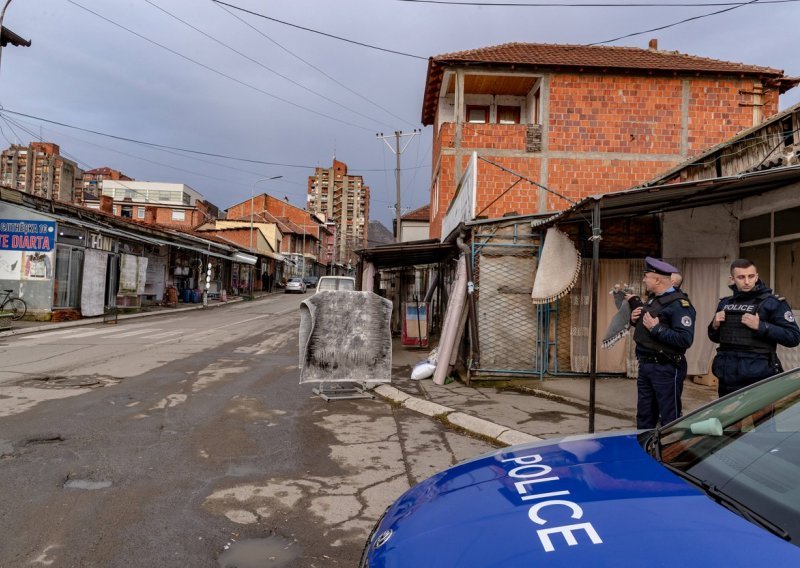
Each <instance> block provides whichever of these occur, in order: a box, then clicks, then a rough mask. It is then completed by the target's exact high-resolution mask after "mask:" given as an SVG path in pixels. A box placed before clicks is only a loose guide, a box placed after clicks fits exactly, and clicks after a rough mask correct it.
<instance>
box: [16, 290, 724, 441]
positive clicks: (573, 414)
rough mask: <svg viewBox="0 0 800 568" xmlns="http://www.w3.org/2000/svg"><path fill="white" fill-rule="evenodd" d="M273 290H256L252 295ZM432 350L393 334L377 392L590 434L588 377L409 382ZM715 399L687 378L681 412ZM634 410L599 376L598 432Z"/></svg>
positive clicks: (516, 434)
mask: <svg viewBox="0 0 800 568" xmlns="http://www.w3.org/2000/svg"><path fill="white" fill-rule="evenodd" d="M273 293H274V292H273ZM269 295H270V294H269V293H256V295H255V297H254V300H258V299H261V298H264V297H266V296H269ZM241 301H244V299H243V298H241V297H234V298H230V299H229V300H228V301H227V302H220V301H216V300H215V301H210V302H209V304H208V306H207V307H205V306H203V305H202V304H181V303H179V304H178V306H177V307H174V308H171V307H166V306H152V307H148V308H146V311H142V312H139V313H132V314H120V315H119V316H118V319H119V320H127V319H133V318H142V317H148V316H156V315H162V314H166V313H177V312H188V311H192V310H202V309H210V308H220V307H224V306H226V305H229V304H233V303H237V302H241ZM102 322H103V317H96V318H85V319H81V320H76V321H67V322H36V321H19V322H13V325H12V329H11V330H10V331H1V332H0V338H2V337H6V336H11V335H21V334H26V333H36V332H41V331H48V330H53V329H60V328H66V327H76V326H83V325H91V324H97V323H102ZM427 354H428V351H427V350H417V349H408V348H406V347H403V346H402V345H401V344H400V340H399V339H395V340H394V344H393V346H392V382H391V384H382V385H379V386H377V387H376V388H375V389H373V391H372V392H373V393H375V394H377V395H379V396H380V397H382V398H383V399H386V400H389V401H391V402H394V403H396V404H400V405H402V406H403V407H405V408H408V409H410V410H413V411H416V412H420V413H422V414H425V415H427V416H431V417H432V418H435V419H438V420H441V421H443V422H445V423H447V424H448V425H450V426H451V427H454V428H456V429H460V430H463V431H465V432H468V433H470V434H472V435H476V436H479V437H482V438H485V439H488V440H490V441H492V442H493V443H496V444H498V445H510V444H517V443H523V442H526V441H531V440H539V439H544V438H552V437H559V436H568V435H580V434H586V433H589V386H590V383H589V379H588V378H583V377H581V378H575V377H547V378H545V379H542V380H539V379H508V380H503V381H480V382H473V384H472V385H470V386H467V385H465V384H463V383H461V382H458V381H454V382H450V383H448V384H446V385H436V384H434V383H433V381H432V380H431V379H424V380H421V381H414V380H411V378H410V377H411V369H412V367H413V366H414V365H415V364H416V363H417V362H419V361H421V360H423V359H425V357H426V356H427ZM716 398H717V393H716V388H715V387H709V386H703V385H698V384H695V383H693V382H691V381H689V380H687V381H686V383H685V385H684V390H683V397H682V400H683V411H684V413H687V412H690V411H692V410H694V409H696V408H699V407H700V406H703V405H705V404H707V403H709V402H711V401H713V400H715V399H716ZM635 415H636V381H635V380H634V379H625V378H599V379H598V380H597V381H596V388H595V417H594V431H595V432H602V431H608V430H632V429H634V428H635Z"/></svg>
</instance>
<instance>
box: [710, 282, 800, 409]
mask: <svg viewBox="0 0 800 568" xmlns="http://www.w3.org/2000/svg"><path fill="white" fill-rule="evenodd" d="M730 288H731V290H733V295H732V296H727V297H725V298H722V299H721V300H720V302H719V305H718V306H717V312H720V311H724V312H725V320H724V321H722V322H720V324H719V328H718V329H716V330H715V329H714V325H713V324H714V322H713V321H712V322H711V323H710V324H708V338H709V339H710V340H711V341H713V342H714V343H719V347H718V348H717V355H716V357H714V363H713V364H712V367H711V371H712V372H713V373H714V376H715V377H717V379H718V380H719V385H718V388H717V390H718V392H719V396H724V395H726V394H729V393H732V392H734V391H737V390H739V389H741V388H743V387H746V386H748V385H752V384H753V383H757V382H758V381H760V380H762V379H766V378H767V377H771V376H772V375H775V374H777V373H780V372H782V371H783V369H782V367H781V362H780V361H779V360H778V355H777V353H776V350H777V347H778V345H783V346H785V347H796V346H797V345H798V344H800V329H799V328H798V327H797V322H796V321H795V319H794V315H793V314H792V308H791V307H790V306H789V303H788V302H787V301H786V300H785V299H784V298H782V297H781V296H776V295H775V294H773V293H772V289H771V288H768V287H767V286H766V285H765V284H764V283H763V282H762V281H761V280H758V282H756V285H755V286H754V287H753V289H752V290H750V291H749V292H742V291H740V290H739V289H738V288H737V287H736V285H735V284H732V285H731V286H730ZM748 313H749V314H757V315H758V317H759V319H760V322H759V324H758V330H753V329H750V328H749V327H747V326H745V325H744V324H743V323H742V316H743V315H744V314H748Z"/></svg>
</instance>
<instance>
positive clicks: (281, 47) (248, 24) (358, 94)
mask: <svg viewBox="0 0 800 568" xmlns="http://www.w3.org/2000/svg"><path fill="white" fill-rule="evenodd" d="M798 1H800V0H798ZM216 6H217V7H218V8H219V9H220V10H224V11H225V12H226V13H227V14H228V15H230V16H231V17H232V18H236V19H237V20H239V21H240V22H241V23H243V24H244V25H246V26H247V27H248V28H250V29H251V30H253V31H254V32H256V33H257V34H259V35H261V36H262V37H263V38H265V39H266V40H268V41H270V42H272V43H273V44H274V45H275V46H277V47H278V48H280V49H282V50H283V51H285V52H286V53H288V54H289V55H291V56H292V57H294V58H295V59H297V60H299V61H302V62H303V63H305V64H306V65H308V66H309V67H311V68H312V69H314V70H315V71H317V72H318V73H320V74H321V75H322V76H324V77H326V78H327V79H329V80H331V81H333V82H334V83H336V84H337V85H339V86H340V87H342V88H343V89H345V90H346V91H348V92H350V93H352V94H354V95H355V96H357V97H358V98H360V99H362V100H364V101H367V102H368V103H369V104H371V105H373V106H375V107H377V108H379V109H381V110H382V111H383V112H385V113H387V114H388V115H390V116H393V117H394V118H396V119H398V120H400V121H402V122H405V123H406V124H408V125H409V126H414V124H412V123H410V122H409V121H407V120H405V119H404V118H402V117H400V116H397V115H396V114H394V113H393V112H392V111H390V110H389V109H387V108H386V107H383V106H381V105H380V104H378V103H376V102H375V101H373V100H372V99H370V98H368V97H365V96H364V95H362V94H361V93H359V92H358V91H356V90H354V89H351V88H350V87H348V86H347V85H346V84H344V83H342V82H341V81H339V80H338V79H336V78H335V77H332V76H331V75H328V74H327V73H326V72H325V71H324V70H322V69H320V68H319V67H317V66H316V65H314V64H313V63H311V62H310V61H307V60H305V59H303V58H302V57H300V56H299V55H297V54H296V53H294V52H293V51H291V50H290V49H288V48H286V47H285V46H284V45H282V44H280V43H278V42H277V41H275V40H274V39H272V38H271V37H269V36H268V35H267V34H265V33H264V32H262V31H261V30H259V29H258V28H257V27H255V26H253V25H252V24H250V23H249V22H248V21H246V20H245V19H243V18H240V17H239V16H237V15H236V14H234V13H233V12H231V10H230V9H229V8H227V7H225V6H222V5H221V4H216Z"/></svg>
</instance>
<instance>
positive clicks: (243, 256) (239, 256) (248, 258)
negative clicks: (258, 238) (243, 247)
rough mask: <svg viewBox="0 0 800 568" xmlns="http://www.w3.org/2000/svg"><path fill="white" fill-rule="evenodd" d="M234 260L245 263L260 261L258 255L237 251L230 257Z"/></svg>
mask: <svg viewBox="0 0 800 568" xmlns="http://www.w3.org/2000/svg"><path fill="white" fill-rule="evenodd" d="M230 259H231V260H232V261H233V262H241V263H243V264H255V263H256V262H257V261H258V257H256V256H253V255H250V254H247V253H244V252H235V253H233V255H232V256H231V257H230Z"/></svg>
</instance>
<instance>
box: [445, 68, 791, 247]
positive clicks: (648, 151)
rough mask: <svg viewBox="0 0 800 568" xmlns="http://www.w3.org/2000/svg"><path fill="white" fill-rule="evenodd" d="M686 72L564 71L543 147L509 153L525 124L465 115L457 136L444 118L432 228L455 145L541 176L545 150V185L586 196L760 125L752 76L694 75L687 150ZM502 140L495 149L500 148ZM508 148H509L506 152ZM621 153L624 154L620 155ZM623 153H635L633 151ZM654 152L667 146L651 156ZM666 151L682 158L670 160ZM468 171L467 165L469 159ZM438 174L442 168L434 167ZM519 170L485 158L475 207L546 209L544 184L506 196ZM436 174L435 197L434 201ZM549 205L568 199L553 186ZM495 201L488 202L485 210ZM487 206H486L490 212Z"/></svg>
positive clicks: (771, 96) (635, 180)
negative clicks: (447, 151) (446, 151)
mask: <svg viewBox="0 0 800 568" xmlns="http://www.w3.org/2000/svg"><path fill="white" fill-rule="evenodd" d="M684 81H685V78H683V77H657V76H652V77H651V76H628V75H625V76H611V75H585V74H556V75H553V76H551V80H550V82H549V93H548V95H549V116H548V123H547V128H548V132H547V146H546V148H544V150H545V152H544V153H542V154H539V153H528V154H525V155H524V157H510V156H508V155H507V154H509V153H514V152H518V153H522V152H524V151H525V131H526V126H525V125H499V124H462V126H461V139H460V143H459V145H458V146H456V140H455V131H456V125H455V124H452V123H445V124H442V125H441V126H440V127H439V130H438V132H437V136H435V139H434V141H433V159H432V163H433V165H434V167H435V166H436V164H437V163H441V167H440V170H439V174H438V187H439V196H438V203H437V204H436V205H438V210H436V211H434V210H433V208H432V211H431V233H430V234H431V236H434V237H436V236H440V235H439V234H440V231H441V222H442V218H443V217H444V215H445V213H446V211H447V207H448V205H449V203H450V201H451V200H452V198H453V194H454V192H455V184H456V183H457V181H458V180H457V179H455V157H454V156H449V155H444V156H442V155H441V152H442V149H443V148H457V149H458V150H460V151H461V153H462V154H463V155H462V157H461V158H460V159H461V160H462V164H464V165H465V164H466V161H467V159H468V153H469V152H470V151H471V150H472V149H476V150H478V151H479V155H481V156H483V157H486V158H488V159H490V160H492V161H494V162H497V163H499V164H501V165H503V166H505V167H507V168H509V169H511V170H514V171H515V172H519V173H520V174H522V175H524V176H527V177H530V178H531V179H533V180H534V181H537V182H541V181H542V180H543V179H544V178H543V177H542V176H541V167H542V166H541V163H542V158H543V157H547V160H548V165H547V178H546V182H545V185H546V186H547V187H549V188H551V189H552V190H554V191H556V192H558V193H561V194H563V195H565V196H566V197H568V198H569V199H571V200H573V201H579V200H581V199H583V198H585V197H587V196H590V195H594V194H599V193H606V192H609V191H618V190H622V189H627V188H630V187H633V186H635V185H638V184H640V183H643V182H645V181H647V180H648V179H651V178H653V177H655V176H657V175H658V174H660V173H662V172H664V171H665V170H667V169H669V168H670V167H672V166H674V165H676V164H678V163H680V162H682V161H684V160H685V159H686V158H688V157H690V156H692V155H696V154H699V153H700V152H703V151H705V150H707V149H708V148H709V147H711V146H714V145H715V144H718V143H720V142H722V141H724V140H726V139H728V138H730V137H731V136H733V135H735V134H736V133H738V132H740V131H741V130H743V129H745V128H749V127H751V126H753V121H754V113H753V106H752V103H757V102H759V99H758V97H756V96H754V95H753V94H752V92H753V91H754V90H755V87H754V83H753V80H752V79H737V78H732V77H729V78H708V79H703V78H690V79H688V101H687V102H688V117H687V118H688V122H687V130H686V133H685V141H686V148H685V150H686V151H687V152H688V156H682V155H681V151H682V142H683V140H684V132H683V131H682V126H683V108H684ZM763 103H764V106H763V107H762V119H763V118H767V117H769V116H771V115H772V114H774V113H775V112H777V104H778V97H777V93H776V92H774V91H768V92H767V93H765V95H764V96H763ZM495 150H497V151H498V152H497V154H495V153H493V151H495ZM548 152H550V153H552V152H582V153H586V152H592V153H614V154H615V156H614V159H602V158H598V157H597V156H591V157H586V158H583V157H575V158H565V157H554V156H552V155H548V154H547V153H548ZM504 154H505V155H504ZM620 154H622V156H620ZM625 155H628V156H630V158H627V157H626V156H625ZM648 155H653V156H654V157H655V156H659V157H661V158H662V159H661V160H655V159H653V160H651V159H648V158H646V156H648ZM664 156H671V157H674V159H667V160H664V159H663V157H664ZM461 170H462V171H463V166H462V168H461ZM434 175H436V174H434ZM515 179H516V177H515V176H514V175H512V174H509V173H506V172H503V171H502V170H499V169H498V168H495V167H493V166H491V165H489V164H487V163H485V162H481V163H480V164H479V169H478V196H477V200H476V201H477V208H476V213H477V214H480V215H481V216H485V217H489V218H492V217H500V216H502V215H503V214H505V213H512V212H515V213H518V214H529V213H536V212H539V211H540V206H539V198H538V195H539V190H538V189H536V188H535V187H534V186H532V184H530V183H527V182H520V183H519V184H517V186H515V187H514V188H513V189H511V190H509V191H508V192H507V193H506V194H504V195H502V197H500V198H499V199H497V201H496V202H495V203H493V204H491V205H489V204H490V203H491V202H492V201H493V200H494V199H495V198H498V196H500V195H501V194H502V192H503V191H505V190H506V189H507V188H508V187H509V186H510V185H511V184H512V183H513V182H514V180H515ZM436 181H437V180H436V179H434V180H433V182H434V183H432V190H431V204H432V206H433V205H434V203H433V200H434V197H435V194H434V191H435V190H434V189H433V188H435V186H436V184H435V182H436ZM546 203H547V205H546V207H547V210H558V209H564V208H565V207H567V206H568V205H569V203H568V202H567V201H565V200H564V199H560V198H558V197H555V196H553V195H548V196H547V199H546ZM487 206H488V209H486V210H485V211H483V210H484V209H485V208H486V207H487ZM482 211H483V212H482Z"/></svg>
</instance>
